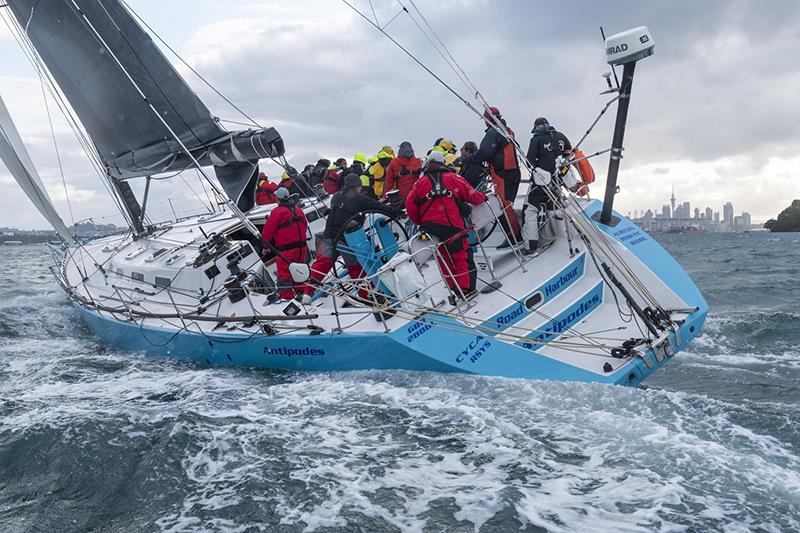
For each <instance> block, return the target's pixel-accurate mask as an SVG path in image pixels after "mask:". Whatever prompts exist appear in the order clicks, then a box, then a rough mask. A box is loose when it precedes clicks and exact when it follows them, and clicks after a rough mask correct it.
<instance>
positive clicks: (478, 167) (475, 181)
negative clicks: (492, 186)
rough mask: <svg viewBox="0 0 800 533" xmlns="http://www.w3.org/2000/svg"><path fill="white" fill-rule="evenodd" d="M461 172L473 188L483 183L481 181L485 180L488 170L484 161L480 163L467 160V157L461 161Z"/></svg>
mask: <svg viewBox="0 0 800 533" xmlns="http://www.w3.org/2000/svg"><path fill="white" fill-rule="evenodd" d="M467 157H469V156H467ZM459 174H460V175H461V176H462V177H463V178H464V179H465V180H467V183H469V184H470V185H472V188H473V189H477V188H478V186H479V185H480V184H481V181H483V178H484V176H486V174H488V171H487V170H486V166H485V165H484V164H483V163H480V162H478V161H475V160H467V158H465V159H464V160H463V161H462V162H461V171H460V172H459Z"/></svg>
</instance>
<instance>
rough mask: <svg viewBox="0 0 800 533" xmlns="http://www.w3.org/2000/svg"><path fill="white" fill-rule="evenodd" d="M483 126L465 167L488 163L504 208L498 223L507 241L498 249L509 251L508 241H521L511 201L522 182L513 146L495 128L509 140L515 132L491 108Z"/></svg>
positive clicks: (486, 112) (497, 111)
mask: <svg viewBox="0 0 800 533" xmlns="http://www.w3.org/2000/svg"><path fill="white" fill-rule="evenodd" d="M483 118H484V122H485V123H486V133H485V134H484V136H483V140H481V144H480V146H479V147H478V151H477V152H475V153H474V154H472V155H470V156H467V157H466V158H465V159H464V164H471V163H482V162H484V161H486V162H488V163H489V174H490V175H491V176H492V182H493V183H494V191H495V194H497V197H498V198H499V199H500V202H501V203H502V205H503V214H504V215H505V216H504V217H500V224H501V225H502V227H503V231H505V234H506V240H505V241H504V242H503V243H502V244H500V246H498V248H508V247H509V246H511V242H509V238H511V239H513V240H514V241H519V240H520V227H519V221H518V220H517V215H516V214H515V213H514V199H515V198H516V197H517V191H518V190H519V182H520V179H521V175H520V171H519V163H518V162H517V154H516V152H515V150H514V144H513V143H512V142H511V141H510V140H509V139H507V138H506V137H505V136H504V135H503V134H501V133H500V132H499V131H497V129H495V126H501V127H503V128H505V129H506V130H508V133H509V134H510V135H511V138H512V139H513V138H514V132H513V131H512V130H511V128H509V127H508V126H507V125H506V121H505V120H504V119H503V117H502V115H501V113H500V110H499V109H497V108H496V107H490V108H489V109H487V110H486V111H485V112H484V113H483Z"/></svg>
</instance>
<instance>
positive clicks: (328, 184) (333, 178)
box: [322, 169, 342, 194]
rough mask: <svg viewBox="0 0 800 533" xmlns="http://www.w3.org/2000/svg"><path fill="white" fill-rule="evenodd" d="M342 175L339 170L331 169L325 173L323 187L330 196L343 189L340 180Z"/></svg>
mask: <svg viewBox="0 0 800 533" xmlns="http://www.w3.org/2000/svg"><path fill="white" fill-rule="evenodd" d="M341 179H342V173H341V172H340V171H338V170H334V169H330V170H328V172H326V173H325V178H324V179H323V180H322V187H323V188H324V189H325V192H326V193H328V194H335V193H337V192H339V189H341V188H342V186H341V183H339V182H340V180H341Z"/></svg>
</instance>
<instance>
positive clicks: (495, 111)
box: [483, 106, 501, 120]
mask: <svg viewBox="0 0 800 533" xmlns="http://www.w3.org/2000/svg"><path fill="white" fill-rule="evenodd" d="M492 115H494V116H496V117H499V116H501V113H500V110H499V109H497V108H496V107H495V106H490V107H489V109H487V110H486V111H484V112H483V118H485V119H486V120H489V119H490V118H491V117H492Z"/></svg>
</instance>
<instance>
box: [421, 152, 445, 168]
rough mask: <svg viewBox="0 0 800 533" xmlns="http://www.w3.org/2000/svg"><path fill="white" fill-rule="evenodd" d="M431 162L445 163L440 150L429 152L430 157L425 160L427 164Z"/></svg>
mask: <svg viewBox="0 0 800 533" xmlns="http://www.w3.org/2000/svg"><path fill="white" fill-rule="evenodd" d="M430 164H434V165H436V164H439V165H444V155H443V154H442V152H440V151H439V150H433V151H432V152H431V153H430V154H428V159H427V160H426V161H425V165H430Z"/></svg>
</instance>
